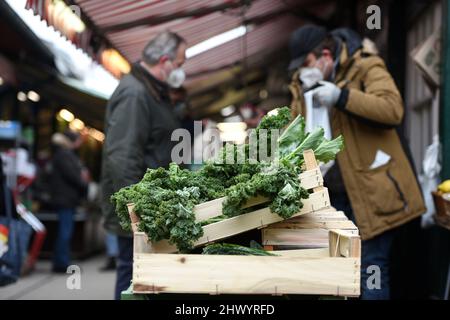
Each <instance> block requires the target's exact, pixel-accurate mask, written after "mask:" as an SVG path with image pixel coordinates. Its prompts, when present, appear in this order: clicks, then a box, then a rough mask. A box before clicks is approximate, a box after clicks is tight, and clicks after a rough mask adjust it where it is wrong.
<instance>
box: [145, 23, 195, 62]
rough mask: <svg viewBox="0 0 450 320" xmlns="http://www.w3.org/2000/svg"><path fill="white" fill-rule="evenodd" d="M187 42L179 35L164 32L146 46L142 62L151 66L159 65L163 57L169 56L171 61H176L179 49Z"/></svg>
mask: <svg viewBox="0 0 450 320" xmlns="http://www.w3.org/2000/svg"><path fill="white" fill-rule="evenodd" d="M185 42H186V41H185V40H184V39H183V38H182V37H180V36H179V35H178V34H176V33H174V32H170V31H164V32H162V33H160V34H158V35H157V36H156V37H155V38H153V39H152V40H150V42H149V43H148V44H147V45H146V46H145V48H144V51H143V52H142V60H144V61H145V62H146V63H148V64H149V65H151V66H152V65H155V64H157V63H158V61H159V59H160V58H161V57H162V56H168V57H169V59H170V60H174V59H175V57H176V55H177V49H178V47H179V46H180V44H181V43H185Z"/></svg>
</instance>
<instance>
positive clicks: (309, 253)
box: [273, 248, 330, 258]
mask: <svg viewBox="0 0 450 320" xmlns="http://www.w3.org/2000/svg"><path fill="white" fill-rule="evenodd" d="M273 253H275V254H278V255H281V256H286V257H291V256H294V257H297V258H325V257H329V256H330V252H329V250H328V248H320V249H300V250H275V251H273Z"/></svg>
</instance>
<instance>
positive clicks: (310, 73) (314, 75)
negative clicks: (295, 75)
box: [299, 67, 323, 90]
mask: <svg viewBox="0 0 450 320" xmlns="http://www.w3.org/2000/svg"><path fill="white" fill-rule="evenodd" d="M299 78H300V81H301V82H302V87H303V89H304V90H308V89H310V88H312V87H313V86H314V85H315V84H316V83H318V82H319V81H322V80H323V74H322V71H320V69H319V68H316V67H313V68H310V67H305V68H301V69H300V76H299Z"/></svg>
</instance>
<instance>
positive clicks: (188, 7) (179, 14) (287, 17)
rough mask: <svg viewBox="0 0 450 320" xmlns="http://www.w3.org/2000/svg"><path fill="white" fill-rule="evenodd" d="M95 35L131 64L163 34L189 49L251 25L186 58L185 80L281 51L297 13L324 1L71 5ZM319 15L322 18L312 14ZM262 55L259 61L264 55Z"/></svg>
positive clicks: (115, 0)
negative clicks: (183, 42) (242, 33)
mask: <svg viewBox="0 0 450 320" xmlns="http://www.w3.org/2000/svg"><path fill="white" fill-rule="evenodd" d="M73 2H74V3H76V4H77V5H79V6H80V7H81V9H82V11H83V13H84V14H86V15H87V16H88V17H89V19H90V20H91V21H92V22H93V23H94V24H95V26H96V27H97V29H98V31H99V32H100V33H102V34H103V35H104V36H106V37H107V38H108V40H109V41H110V43H111V44H112V45H113V46H114V47H115V48H116V49H118V50H119V51H120V52H121V53H122V54H123V55H124V56H125V57H126V58H127V59H128V60H129V61H130V62H134V61H136V60H138V59H139V58H140V56H141V52H142V50H143V48H144V46H145V45H146V44H147V42H148V41H149V40H150V39H151V38H152V37H153V36H155V35H156V34H157V33H159V32H161V31H163V30H171V31H173V32H177V33H178V34H180V35H181V36H182V37H183V38H185V39H186V40H187V42H188V46H189V47H191V46H193V45H196V44H198V43H200V42H202V41H205V40H207V39H209V38H211V37H213V36H215V35H218V34H221V33H223V32H226V31H228V30H231V29H233V28H236V27H238V26H240V25H243V24H244V25H253V26H254V28H252V30H251V31H250V32H248V33H247V34H246V35H245V36H243V37H241V38H238V39H235V40H233V41H230V42H227V43H225V44H223V45H221V46H219V47H216V48H214V49H212V50H208V51H206V52H204V53H202V54H199V55H197V56H195V57H194V58H192V59H189V60H188V61H187V63H186V65H185V69H186V71H187V73H188V76H191V79H192V76H193V75H198V74H201V73H205V72H208V71H210V70H211V69H213V70H214V69H217V68H220V67H222V66H226V65H232V64H234V63H236V62H238V61H240V60H242V59H243V58H245V57H248V56H252V55H255V54H259V53H263V54H264V53H266V52H267V51H275V50H279V49H280V48H281V47H283V46H284V45H286V43H287V39H288V37H289V34H290V32H291V31H292V30H294V29H295V28H297V27H299V26H300V25H301V24H302V23H303V20H302V19H301V18H300V17H301V16H302V14H301V9H302V8H304V7H305V6H306V7H308V10H309V11H311V10H314V8H316V9H320V8H321V7H323V4H324V3H325V2H328V1H307V0H254V1H249V0H247V1H242V0H228V1H223V0H208V1H206V0H191V1H174V0H168V1H156V0H140V1H127V0H111V1H108V2H107V3H105V1H103V0H74V1H73ZM316 12H317V14H319V15H320V14H321V12H322V13H326V10H325V11H323V10H322V11H320V10H316ZM263 54H262V55H260V56H261V57H262V56H264V55H263Z"/></svg>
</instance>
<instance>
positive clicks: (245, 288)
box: [133, 254, 360, 296]
mask: <svg viewBox="0 0 450 320" xmlns="http://www.w3.org/2000/svg"><path fill="white" fill-rule="evenodd" d="M359 268H360V265H359V259H358V258H345V259H342V258H330V257H323V258H320V257H313V258H307V257H304V256H302V257H296V256H289V255H288V256H277V257H255V256H226V255H224V256H222V255H217V256H205V255H181V254H179V255H173V254H140V255H138V256H136V257H135V261H134V268H133V292H134V293H203V294H273V295H280V294H318V295H337V296H357V295H359V274H360V270H359Z"/></svg>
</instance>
